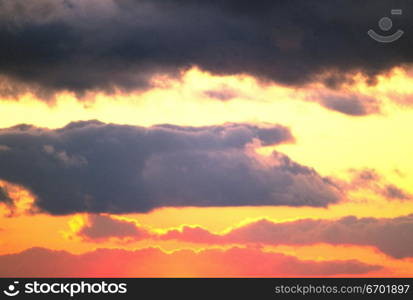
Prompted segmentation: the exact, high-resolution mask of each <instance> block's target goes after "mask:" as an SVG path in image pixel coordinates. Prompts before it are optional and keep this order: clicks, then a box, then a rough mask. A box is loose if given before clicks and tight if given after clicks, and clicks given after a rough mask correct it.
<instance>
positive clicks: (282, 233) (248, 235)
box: [160, 215, 413, 258]
mask: <svg viewBox="0 0 413 300" xmlns="http://www.w3.org/2000/svg"><path fill="white" fill-rule="evenodd" d="M412 237H413V215H408V216H403V217H397V218H393V219H391V218H389V219H385V218H383V219H379V218H356V217H353V216H349V217H344V218H341V219H339V220H311V219H305V220H299V221H294V222H285V223H273V222H271V221H268V220H260V221H257V222H254V223H250V224H247V225H244V226H242V227H239V228H235V229H233V230H232V231H230V232H229V233H227V234H225V235H216V234H213V233H210V232H208V231H206V230H205V229H202V228H190V227H184V228H183V229H182V231H178V230H171V231H169V232H168V233H166V234H164V235H162V236H160V238H161V239H165V240H168V239H176V240H182V241H187V242H195V243H206V244H222V243H224V244H225V243H227V244H234V243H243V244H245V243H247V244H248V243H258V244H268V245H311V244H317V243H328V244H333V245H361V246H373V247H376V248H378V249H379V250H381V251H382V252H383V253H385V254H387V255H390V256H392V257H395V258H405V257H413V240H412Z"/></svg>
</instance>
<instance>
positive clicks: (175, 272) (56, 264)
mask: <svg viewBox="0 0 413 300" xmlns="http://www.w3.org/2000/svg"><path fill="white" fill-rule="evenodd" d="M380 268H381V267H380V266H377V265H368V264H364V263H361V262H358V261H357V260H343V261H334V260H333V261H323V262H315V261H311V260H299V259H297V258H295V257H292V256H287V255H283V254H279V253H271V252H262V251H261V250H260V249H255V248H247V249H242V248H231V249H228V250H216V249H209V250H203V251H200V252H194V251H190V250H180V251H175V252H172V253H169V254H168V253H165V252H163V251H161V250H159V249H156V248H147V249H141V250H136V251H126V250H120V249H98V250H96V251H93V252H88V253H85V254H82V255H73V254H70V253H68V252H65V251H51V250H47V249H44V248H32V249H29V250H27V251H24V252H21V253H18V254H11V255H2V256H0V276H1V277H22V276H24V277H32V276H33V277H50V276H53V277H105V276H106V277H163V276H166V277H234V276H235V277H245V276H248V277H279V276H297V275H299V276H337V275H340V276H360V275H366V274H368V273H369V272H372V271H377V270H380Z"/></svg>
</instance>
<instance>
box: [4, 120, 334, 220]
mask: <svg viewBox="0 0 413 300" xmlns="http://www.w3.org/2000/svg"><path fill="white" fill-rule="evenodd" d="M291 140H292V137H291V134H290V132H289V130H288V129H287V128H285V127H282V126H278V125H271V126H270V125H267V126H265V127H264V126H255V125H250V124H225V125H222V126H207V127H179V126H174V125H158V126H153V127H150V128H144V127H138V126H124V125H114V124H103V123H100V122H98V121H88V122H76V123H71V124H69V125H68V126H66V127H64V128H61V129H57V130H48V129H41V128H36V127H34V126H30V125H19V126H15V127H12V128H9V129H3V130H0V144H1V145H5V146H7V147H8V148H9V149H10V150H8V151H0V166H1V167H0V179H3V180H6V181H8V182H11V183H16V184H19V185H22V186H24V187H26V188H28V189H30V190H31V191H32V192H33V193H34V195H35V196H36V197H37V199H36V200H35V205H36V206H37V208H39V209H40V210H43V211H46V212H49V213H52V214H70V213H74V212H111V213H128V212H147V211H150V210H152V209H154V208H158V207H164V206H171V207H172V206H173V207H179V206H260V205H291V206H317V207H325V206H327V205H329V204H331V203H336V202H338V201H339V198H340V191H339V190H338V189H337V188H336V187H335V186H334V185H333V184H332V183H331V182H330V181H329V180H328V179H327V178H322V177H320V176H319V175H318V174H317V173H316V172H315V171H314V170H313V169H310V168H307V167H304V166H301V165H299V164H297V163H295V162H293V161H291V160H290V159H289V158H288V157H286V156H284V155H282V154H279V153H274V154H273V157H272V158H271V160H272V164H268V165H267V164H264V163H262V162H261V161H260V159H259V158H258V157H257V156H256V154H253V153H249V152H252V151H251V150H250V149H249V148H250V147H246V146H247V145H248V144H249V143H254V145H255V144H257V143H260V144H261V145H275V144H280V143H284V142H290V141H291Z"/></svg>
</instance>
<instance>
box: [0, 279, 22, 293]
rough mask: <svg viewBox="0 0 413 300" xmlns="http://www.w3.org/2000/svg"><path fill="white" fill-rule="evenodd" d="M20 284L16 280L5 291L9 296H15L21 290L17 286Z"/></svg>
mask: <svg viewBox="0 0 413 300" xmlns="http://www.w3.org/2000/svg"><path fill="white" fill-rule="evenodd" d="M18 284H19V282H18V281H14V282H13V284H10V285H9V286H8V287H7V290H4V291H3V293H4V294H5V295H7V296H9V297H14V296H17V295H18V294H19V293H20V291H19V290H18V289H17V288H16V286H17V285H18Z"/></svg>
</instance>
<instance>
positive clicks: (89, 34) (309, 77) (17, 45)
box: [0, 0, 413, 114]
mask: <svg viewBox="0 0 413 300" xmlns="http://www.w3.org/2000/svg"><path fill="white" fill-rule="evenodd" d="M412 6H413V4H412V2H411V1H409V0H397V1H394V0H392V1H390V0H385V1H375V0H366V1H356V0H334V1H321V2H317V3H313V2H308V1H301V0H289V1H273V0H262V1H258V2H254V3H251V1H245V0H224V1H222V0H220V1H195V0H184V1H169V0H167V1H165V0H140V1H137V0H90V1H82V0H33V1H25V0H13V1H9V0H1V1H0V44H1V45H2V47H1V48H0V74H1V75H3V76H5V77H6V81H5V82H6V83H3V84H2V85H1V86H2V87H3V89H2V90H3V93H6V94H7V93H9V94H13V93H16V92H19V91H22V92H25V91H27V90H32V91H37V92H39V93H41V92H42V91H43V92H44V94H45V93H47V92H54V91H59V90H70V91H74V92H76V93H79V94H81V93H84V92H85V91H90V90H99V91H106V92H110V91H113V90H115V89H117V88H119V89H123V90H131V89H139V88H145V87H147V86H148V85H149V81H150V78H151V77H152V76H153V75H156V74H169V75H172V76H179V74H180V73H179V72H180V71H181V70H184V69H187V68H190V67H192V66H198V67H200V68H201V69H203V70H207V71H209V72H212V73H213V74H218V75H219V74H250V75H252V76H255V77H257V78H261V79H263V80H265V81H273V82H280V83H283V84H291V85H301V84H304V83H307V82H312V81H323V82H324V83H325V84H326V85H328V86H330V87H333V88H334V87H337V86H339V85H340V84H341V83H342V82H346V81H348V80H349V79H348V76H347V75H348V74H351V73H354V72H361V73H363V74H364V75H366V76H367V77H368V78H369V81H370V82H372V83H373V82H374V78H375V76H376V75H377V74H380V73H383V72H386V71H387V70H389V69H390V68H392V67H395V66H404V65H407V64H410V63H411V62H412V60H413V54H412V51H411V49H412V45H411V39H409V38H408V37H402V38H401V39H400V40H399V41H397V44H394V45H381V44H378V43H377V42H375V41H373V40H372V39H370V38H369V37H368V36H367V31H368V30H369V29H371V28H372V29H375V30H378V31H379V29H378V26H377V22H378V20H379V19H380V18H381V17H383V16H386V15H389V14H390V9H392V8H400V9H403V10H404V11H406V12H408V11H412V10H413V7H412ZM393 22H394V28H397V29H399V28H402V29H403V28H409V27H410V26H411V22H412V21H411V18H408V17H407V13H406V14H404V15H402V16H394V17H393ZM332 105H333V106H336V105H337V104H334V103H333V104H332ZM340 109H342V110H347V109H348V108H347V107H344V108H340ZM352 112H353V113H357V114H359V113H360V111H358V110H357V111H352Z"/></svg>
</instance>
